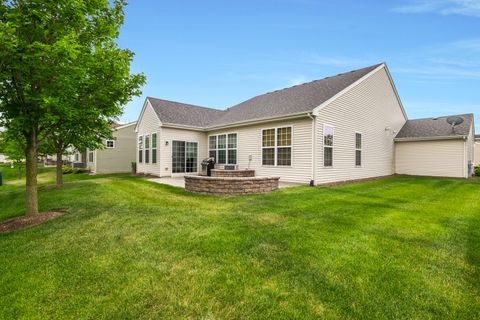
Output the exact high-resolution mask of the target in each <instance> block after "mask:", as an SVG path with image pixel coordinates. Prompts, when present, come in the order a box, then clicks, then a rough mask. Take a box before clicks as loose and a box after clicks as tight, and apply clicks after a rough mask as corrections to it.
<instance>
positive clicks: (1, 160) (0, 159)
mask: <svg viewBox="0 0 480 320" xmlns="http://www.w3.org/2000/svg"><path fill="white" fill-rule="evenodd" d="M7 161H8V159H7V157H6V156H5V155H4V154H2V153H0V163H5V162H7Z"/></svg>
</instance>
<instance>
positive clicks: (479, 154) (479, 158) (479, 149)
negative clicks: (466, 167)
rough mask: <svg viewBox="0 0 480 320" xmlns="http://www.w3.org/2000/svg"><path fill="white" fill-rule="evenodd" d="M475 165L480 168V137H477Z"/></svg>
mask: <svg viewBox="0 0 480 320" xmlns="http://www.w3.org/2000/svg"><path fill="white" fill-rule="evenodd" d="M473 164H474V165H475V166H477V167H478V166H480V135H476V136H475V155H474V157H473Z"/></svg>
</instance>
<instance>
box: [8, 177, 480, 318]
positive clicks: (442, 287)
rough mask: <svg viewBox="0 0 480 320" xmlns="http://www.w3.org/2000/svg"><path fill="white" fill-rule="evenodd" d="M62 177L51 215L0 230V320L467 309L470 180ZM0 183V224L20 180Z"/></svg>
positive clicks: (423, 314) (476, 195) (473, 231)
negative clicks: (260, 191)
mask: <svg viewBox="0 0 480 320" xmlns="http://www.w3.org/2000/svg"><path fill="white" fill-rule="evenodd" d="M66 180H67V183H66V186H65V187H64V188H63V189H45V190H41V192H40V208H41V210H43V211H46V210H51V209H56V208H67V209H68V213H67V214H66V215H64V216H62V217H59V218H57V219H54V220H50V221H47V222H45V223H43V224H41V225H38V226H35V227H32V228H29V229H24V230H18V231H15V232H12V233H8V234H0V297H1V299H0V318H1V319H13V318H25V319H50V318H53V319H57V318H67V319H79V318H91V319H101V318H108V319H124V318H130V319H150V318H161V319H178V318H194V319H247V318H255V319H292V318H300V319H317V318H328V319H335V318H338V319H349V318H350V319H353V318H355V319H358V318H362V319H383V318H388V319H399V318H403V319H475V318H479V317H480V179H476V180H459V179H435V178H415V177H391V178H385V179H381V180H377V181H370V182H364V183H356V184H349V185H343V186H338V187H331V188H310V187H295V188H290V189H284V190H280V191H277V192H274V193H271V194H267V195H259V196H248V197H232V198H220V197H208V196H196V195H191V194H187V193H185V192H184V191H182V190H181V189H178V188H174V187H168V186H163V185H158V184H154V183H150V182H147V181H144V180H142V179H140V178H136V177H130V176H128V175H98V176H87V175H69V176H66ZM40 181H41V184H48V183H53V181H54V176H53V172H52V171H48V170H46V171H44V172H42V173H41V174H40ZM6 182H7V185H6V186H4V187H0V221H2V220H5V219H8V218H11V217H14V216H19V215H21V214H22V213H23V211H22V210H23V203H24V190H23V186H22V185H21V182H20V181H15V180H13V181H12V180H8V179H7V181H6Z"/></svg>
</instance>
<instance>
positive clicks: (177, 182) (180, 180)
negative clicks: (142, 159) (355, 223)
mask: <svg viewBox="0 0 480 320" xmlns="http://www.w3.org/2000/svg"><path fill="white" fill-rule="evenodd" d="M148 181H152V182H156V183H160V184H166V185H169V186H173V187H179V188H185V179H184V177H173V178H171V177H163V178H151V179H148ZM301 185H302V184H301V183H293V182H285V181H281V180H280V181H279V183H278V187H279V188H280V189H283V188H289V187H296V186H301Z"/></svg>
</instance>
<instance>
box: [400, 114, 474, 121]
mask: <svg viewBox="0 0 480 320" xmlns="http://www.w3.org/2000/svg"><path fill="white" fill-rule="evenodd" d="M456 116H458V117H459V116H473V113H460V114H449V115H446V116H431V117H424V118H415V119H408V120H407V121H415V120H427V119H434V118H437V119H438V118H448V117H456Z"/></svg>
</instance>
